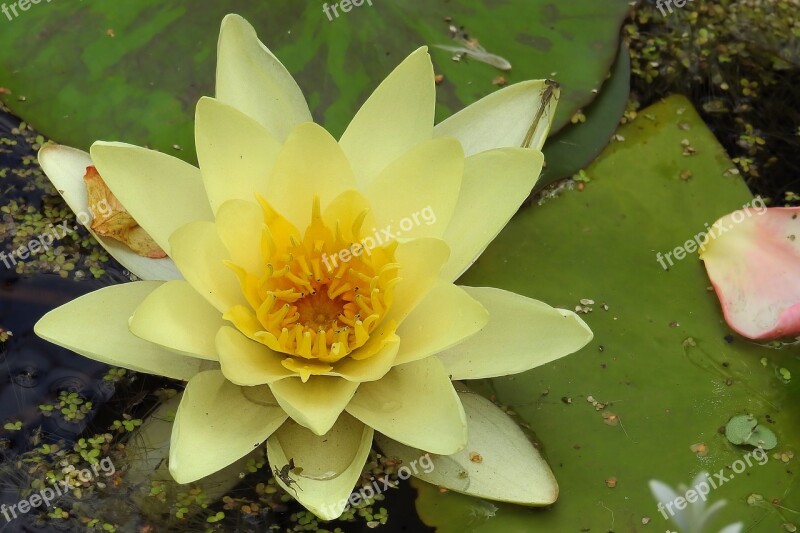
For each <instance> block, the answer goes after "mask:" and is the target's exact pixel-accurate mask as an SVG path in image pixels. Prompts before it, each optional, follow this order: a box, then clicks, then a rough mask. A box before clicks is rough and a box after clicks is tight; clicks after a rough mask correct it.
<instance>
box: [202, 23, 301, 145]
mask: <svg viewBox="0 0 800 533" xmlns="http://www.w3.org/2000/svg"><path fill="white" fill-rule="evenodd" d="M216 96H217V98H218V99H219V100H220V101H221V102H223V103H225V104H228V105H230V106H233V107H235V108H236V109H238V110H239V111H241V112H242V113H244V114H245V115H247V116H249V117H252V118H253V119H255V120H256V121H258V123H259V124H261V125H262V126H264V128H266V129H267V131H268V132H269V133H270V134H271V135H272V136H273V137H274V138H275V139H277V140H278V141H279V142H283V141H284V140H286V138H287V137H288V136H289V133H290V132H291V131H292V129H293V128H294V127H295V126H297V125H298V124H300V123H301V122H307V121H310V120H311V112H310V111H309V110H308V104H306V100H305V97H304V96H303V93H302V91H301V90H300V87H298V85H297V82H295V81H294V78H292V75H291V74H289V71H288V70H286V67H284V66H283V64H281V62H280V61H279V60H278V58H277V57H275V56H274V55H273V54H272V52H270V51H269V49H268V48H267V47H266V46H264V45H263V44H262V43H261V41H259V40H258V36H257V35H256V31H255V29H254V28H253V26H251V25H250V23H249V22H247V21H246V20H245V19H243V18H242V17H240V16H239V15H228V16H226V17H225V18H224V19H223V21H222V29H221V31H220V36H219V45H218V47H217V93H216Z"/></svg>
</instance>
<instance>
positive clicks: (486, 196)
mask: <svg viewBox="0 0 800 533" xmlns="http://www.w3.org/2000/svg"><path fill="white" fill-rule="evenodd" d="M543 162H544V157H543V156H542V153H541V152H539V151H538V150H529V149H524V148H501V149H498V150H490V151H488V152H483V153H481V154H478V155H474V156H472V157H468V158H467V160H466V166H465V168H464V180H463V182H462V184H461V194H460V195H459V198H458V204H457V205H456V209H455V213H454V214H453V217H452V219H451V220H450V224H449V226H448V227H447V230H446V231H445V233H444V237H442V238H443V239H444V240H445V241H446V242H447V244H448V246H450V250H451V253H450V260H449V261H448V262H447V264H446V265H445V267H444V269H443V270H442V277H443V278H445V279H448V280H455V279H457V278H458V277H459V276H460V275H461V274H463V273H464V271H465V270H467V268H469V266H470V265H472V263H474V262H475V260H476V259H477V258H478V256H480V254H481V253H483V251H484V250H485V249H486V247H487V246H488V245H489V243H490V242H492V241H493V240H494V238H495V237H497V235H498V234H499V233H500V230H502V229H503V227H505V225H506V224H507V223H508V221H509V220H511V217H512V216H514V213H516V212H517V210H518V209H519V207H520V205H522V202H524V201H525V199H526V198H527V197H528V195H530V193H531V190H532V189H533V186H534V184H535V183H536V180H538V179H539V174H540V172H541V170H542V164H543Z"/></svg>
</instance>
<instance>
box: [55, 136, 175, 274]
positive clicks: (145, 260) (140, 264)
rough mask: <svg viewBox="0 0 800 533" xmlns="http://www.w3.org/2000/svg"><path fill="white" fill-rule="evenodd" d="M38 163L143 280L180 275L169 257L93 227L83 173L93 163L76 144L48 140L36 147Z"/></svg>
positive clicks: (113, 251) (86, 223) (113, 252)
mask: <svg viewBox="0 0 800 533" xmlns="http://www.w3.org/2000/svg"><path fill="white" fill-rule="evenodd" d="M39 164H40V165H41V166H42V170H43V171H44V173H45V174H46V175H47V177H48V178H49V179H50V181H51V182H52V183H53V185H54V186H55V188H56V190H57V191H58V194H60V195H61V197H62V198H63V199H64V201H65V202H66V203H67V205H68V206H69V208H70V209H72V212H73V213H75V216H76V217H77V219H78V222H80V223H81V224H83V225H84V227H85V229H86V230H87V231H88V232H89V233H91V234H92V236H93V237H94V238H95V239H97V242H99V243H100V245H101V246H102V247H103V248H105V250H106V251H107V252H108V253H109V254H111V256H112V257H113V258H114V259H116V260H117V261H119V263H120V264H121V265H122V266H124V267H125V268H127V269H128V270H130V271H131V272H132V273H134V274H136V275H137V276H138V277H140V278H141V279H145V280H171V279H182V276H181V273H180V272H179V271H178V267H176V266H175V263H173V262H172V259H170V258H169V257H165V258H163V259H151V258H149V257H142V256H141V255H138V254H137V253H135V252H134V251H133V250H131V249H130V248H129V247H127V246H125V245H124V244H122V243H121V242H119V241H118V240H116V239H112V238H110V237H101V236H99V235H97V234H96V233H95V232H94V231H92V228H91V225H92V220H93V218H94V217H93V215H92V212H91V211H90V210H89V197H88V194H87V191H86V182H85V181H84V179H83V176H84V175H85V174H86V167H89V166H92V165H93V163H92V160H91V158H90V157H89V154H87V153H86V152H84V151H82V150H78V149H76V148H70V147H69V146H62V145H58V144H53V143H48V144H45V145H44V146H43V147H42V149H41V150H39Z"/></svg>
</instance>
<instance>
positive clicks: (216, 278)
mask: <svg viewBox="0 0 800 533" xmlns="http://www.w3.org/2000/svg"><path fill="white" fill-rule="evenodd" d="M170 243H171V246H172V259H173V261H175V264H176V265H178V268H179V269H180V271H181V274H183V277H185V278H186V281H188V282H189V284H190V285H191V286H192V287H194V290H196V291H197V292H198V293H200V295H202V296H203V297H204V298H205V299H206V300H208V302H209V303H210V304H211V305H213V306H214V307H216V308H217V310H219V311H220V312H221V313H225V312H227V311H228V310H229V309H230V308H232V307H234V306H236V305H246V304H247V301H246V300H245V298H244V295H243V294H242V290H241V287H240V286H239V281H238V280H237V279H236V275H235V274H234V273H233V271H232V270H231V269H230V268H228V267H226V266H225V261H229V260H230V254H229V252H228V250H227V249H226V248H225V245H224V244H223V243H222V240H221V239H220V238H219V235H218V234H217V229H216V227H215V226H214V223H213V222H192V223H190V224H186V225H185V226H183V227H181V228H180V229H178V230H177V231H175V232H174V233H173V234H172V237H171V238H170Z"/></svg>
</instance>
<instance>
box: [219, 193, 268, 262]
mask: <svg viewBox="0 0 800 533" xmlns="http://www.w3.org/2000/svg"><path fill="white" fill-rule="evenodd" d="M216 226H217V233H218V234H219V238H220V239H221V240H222V243H223V244H224V245H225V248H227V250H228V253H229V254H230V258H231V261H232V262H233V263H234V264H235V265H236V266H238V267H241V268H243V269H245V270H246V271H247V272H248V273H250V274H252V275H254V276H261V275H262V274H263V273H264V265H265V264H266V261H265V260H264V258H263V257H262V256H261V238H262V236H263V228H264V211H263V210H262V209H261V206H259V205H258V204H257V203H256V202H255V201H250V202H248V201H245V200H231V201H229V202H225V203H224V204H222V206H220V208H219V210H218V211H217V220H216Z"/></svg>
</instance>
